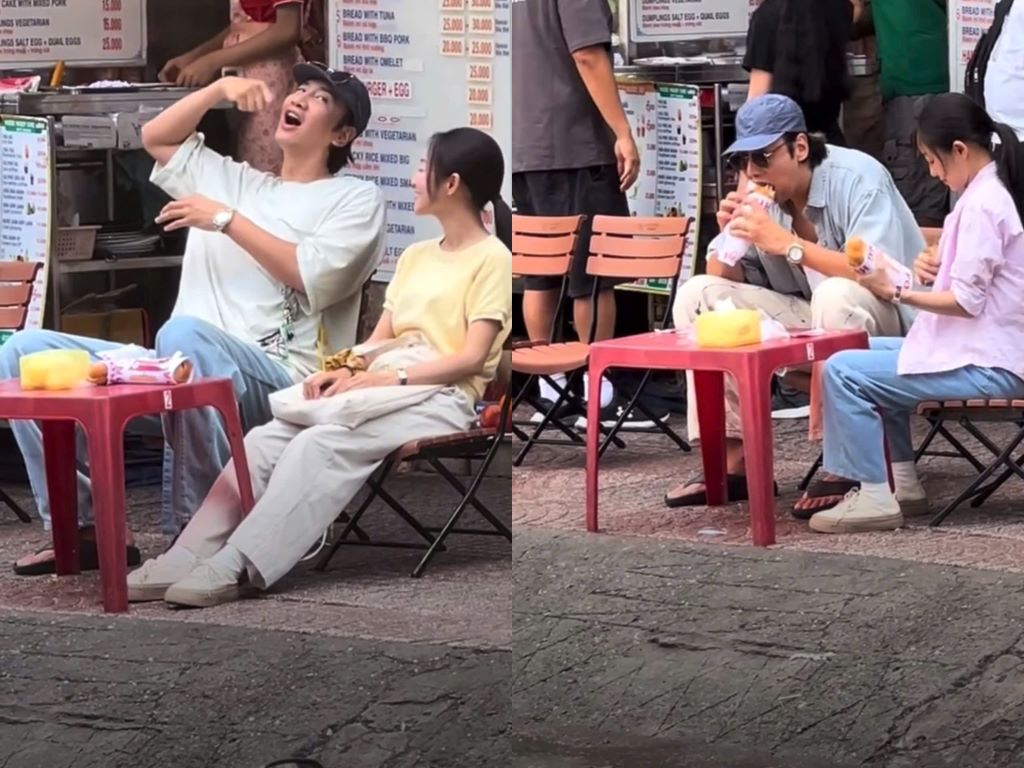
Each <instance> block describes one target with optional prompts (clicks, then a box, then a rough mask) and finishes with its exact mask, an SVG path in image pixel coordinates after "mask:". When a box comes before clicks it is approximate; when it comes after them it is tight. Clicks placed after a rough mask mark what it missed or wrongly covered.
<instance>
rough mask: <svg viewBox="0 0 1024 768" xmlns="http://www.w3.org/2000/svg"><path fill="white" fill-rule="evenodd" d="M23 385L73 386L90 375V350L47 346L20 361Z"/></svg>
mask: <svg viewBox="0 0 1024 768" xmlns="http://www.w3.org/2000/svg"><path fill="white" fill-rule="evenodd" d="M19 370H20V373H21V388H22V389H26V390H32V389H49V390H60V389H72V388H73V387H77V386H79V385H80V384H84V383H85V382H86V380H87V379H88V378H89V353H88V352H85V351H83V350H79V349H48V350H46V351H44V352H33V353H32V354H31V355H24V356H23V357H22V358H21V360H20V361H19Z"/></svg>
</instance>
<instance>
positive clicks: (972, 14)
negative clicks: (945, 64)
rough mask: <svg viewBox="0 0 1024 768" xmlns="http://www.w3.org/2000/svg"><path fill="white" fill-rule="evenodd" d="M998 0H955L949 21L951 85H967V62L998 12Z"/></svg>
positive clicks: (956, 88) (959, 88) (959, 87)
mask: <svg viewBox="0 0 1024 768" xmlns="http://www.w3.org/2000/svg"><path fill="white" fill-rule="evenodd" d="M995 8H996V0H954V2H953V4H952V8H951V12H950V24H949V58H950V62H949V79H950V84H949V85H950V89H951V90H953V91H956V92H958V93H960V92H962V91H963V89H964V78H965V77H966V76H967V62H969V61H970V60H971V56H972V55H973V54H974V48H975V46H977V44H978V40H979V39H980V38H981V36H982V35H983V34H985V32H986V31H988V28H989V27H990V26H992V19H993V17H994V16H995Z"/></svg>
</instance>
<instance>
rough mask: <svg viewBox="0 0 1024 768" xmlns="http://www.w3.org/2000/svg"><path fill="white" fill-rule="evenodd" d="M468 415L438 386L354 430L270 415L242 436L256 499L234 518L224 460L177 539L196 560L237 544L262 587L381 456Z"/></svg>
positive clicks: (295, 556)
mask: <svg viewBox="0 0 1024 768" xmlns="http://www.w3.org/2000/svg"><path fill="white" fill-rule="evenodd" d="M475 419H476V415H475V413H474V410H473V406H472V405H471V403H470V401H469V398H468V397H467V396H466V395H465V394H463V393H462V392H461V391H458V390H443V391H441V392H439V393H437V394H436V395H434V396H433V397H431V398H430V399H428V400H425V401H424V402H422V403H420V404H419V405H416V406H413V407H411V408H406V409H404V410H401V411H396V412H395V413H390V414H387V415H386V416H381V417H380V418H377V419H374V420H372V421H368V422H366V423H364V424H361V425H359V426H358V427H357V428H355V429H348V428H346V427H338V426H332V425H322V426H316V427H308V428H306V427H299V426H296V425H294V424H289V423H287V422H284V421H280V420H278V419H274V420H273V421H271V422H270V423H269V424H266V425H264V426H262V427H258V428H256V429H254V430H252V431H251V432H250V433H249V434H248V435H246V438H245V451H246V458H247V460H248V462H249V471H250V473H251V474H252V486H253V487H252V490H253V495H254V496H255V498H256V506H255V507H254V508H253V510H252V512H250V513H249V515H248V516H246V517H245V519H244V520H243V519H242V504H241V497H240V496H239V493H238V482H237V480H236V479H235V471H234V466H233V464H229V465H228V466H227V467H226V468H225V469H224V472H223V473H221V475H220V477H219V478H218V479H217V481H216V482H215V483H214V485H213V488H212V489H211V490H210V493H209V495H208V496H207V497H206V500H205V501H204V502H203V504H202V506H200V508H199V511H198V512H196V514H195V516H194V517H193V518H192V521H191V522H190V523H189V524H188V526H187V527H186V528H185V530H184V531H182V533H181V536H180V538H179V539H178V543H179V544H181V545H182V546H184V547H186V548H187V549H189V550H190V551H191V552H193V553H194V554H195V555H196V556H198V557H200V558H208V557H212V556H213V555H215V554H216V553H217V552H218V551H220V549H221V548H222V547H223V546H224V545H225V544H231V545H233V546H235V547H237V548H238V549H239V550H240V551H241V552H242V554H243V555H245V556H246V558H247V559H248V560H249V562H250V563H251V565H252V567H251V568H250V569H249V575H250V578H251V580H252V582H253V583H254V584H255V585H256V586H258V587H260V588H262V589H267V588H268V587H270V585H272V584H273V583H274V582H276V581H277V580H278V579H280V578H281V577H282V576H284V575H285V574H287V573H288V571H290V570H291V569H292V568H293V567H294V566H295V564H296V563H298V562H299V560H300V559H301V558H302V556H303V555H305V554H306V552H308V551H309V549H310V547H311V546H313V544H315V543H316V540H317V539H318V538H320V536H322V535H323V533H324V531H326V530H327V528H328V526H330V525H331V523H333V522H334V520H335V518H337V517H338V514H339V513H340V512H341V511H342V510H343V509H344V508H345V506H346V505H347V504H348V503H349V502H350V501H351V500H352V499H353V498H354V497H355V495H356V494H357V493H358V492H359V489H360V488H362V487H363V484H364V483H366V481H367V479H369V477H370V475H372V474H373V473H374V471H376V469H377V467H379V466H380V465H381V463H382V462H383V461H384V459H385V458H387V456H388V454H390V453H391V452H392V451H394V450H396V449H397V448H400V447H401V446H402V445H404V444H405V443H407V442H411V441H413V440H422V439H425V438H428V437H439V436H442V435H448V434H453V433H456V432H461V431H464V430H466V429H469V428H470V427H471V426H472V424H473V422H474V421H475Z"/></svg>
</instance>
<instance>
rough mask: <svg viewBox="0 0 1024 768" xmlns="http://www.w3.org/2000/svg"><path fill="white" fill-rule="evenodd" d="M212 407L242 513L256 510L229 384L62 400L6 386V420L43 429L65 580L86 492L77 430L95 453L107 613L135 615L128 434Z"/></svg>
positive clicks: (128, 388)
mask: <svg viewBox="0 0 1024 768" xmlns="http://www.w3.org/2000/svg"><path fill="white" fill-rule="evenodd" d="M205 406H209V407H212V408H215V409H217V410H218V411H219V412H220V415H221V417H222V418H223V419H224V425H225V427H226V431H227V436H228V441H229V443H230V445H231V454H232V457H233V458H234V465H235V471H236V473H237V474H238V488H239V491H240V493H241V496H242V508H243V509H244V510H245V512H246V513H248V512H249V511H250V510H251V509H252V506H253V498H252V485H251V483H250V480H249V465H248V464H247V463H246V460H245V443H244V442H243V435H242V424H241V421H240V420H239V417H238V404H237V402H236V401H235V393H234V389H233V387H232V385H231V381H230V380H229V379H207V380H204V381H198V382H194V383H191V384H181V385H177V386H173V387H167V386H143V385H135V384H132V385H120V386H111V387H80V388H77V389H70V390H66V391H62V392H41V391H39V392H24V391H22V389H21V387H20V386H19V384H18V382H17V381H0V419H32V420H35V421H38V422H40V423H41V426H42V431H43V452H44V456H45V460H46V486H47V490H48V492H49V499H50V518H51V523H52V527H53V549H54V554H55V556H56V561H57V562H56V568H57V574H58V575H59V576H63V575H66V574H72V573H78V572H79V562H78V488H77V480H76V462H75V459H76V457H75V448H76V445H75V424H76V423H77V424H78V425H80V426H81V427H82V429H83V430H84V431H85V434H86V437H87V439H88V445H89V475H90V479H91V481H92V499H93V512H94V515H95V518H96V547H97V549H98V550H99V560H100V577H101V580H102V584H103V609H104V610H105V611H106V612H107V613H123V612H124V611H127V610H128V563H127V556H126V550H125V548H126V542H125V525H126V523H125V509H124V507H125V500H124V499H125V489H124V482H125V481H124V428H125V425H126V424H127V423H128V422H129V421H130V420H131V419H134V418H136V417H139V416H149V415H157V414H161V413H168V412H172V411H187V410H190V409H192V408H201V407H205Z"/></svg>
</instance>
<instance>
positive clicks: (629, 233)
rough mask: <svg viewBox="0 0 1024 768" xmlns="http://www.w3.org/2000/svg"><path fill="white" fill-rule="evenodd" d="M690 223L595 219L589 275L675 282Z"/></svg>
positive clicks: (675, 219)
mask: <svg viewBox="0 0 1024 768" xmlns="http://www.w3.org/2000/svg"><path fill="white" fill-rule="evenodd" d="M689 228H690V220H689V219H684V218H681V217H678V216H671V217H637V216H595V217H594V227H593V232H594V233H593V235H591V237H590V258H589V259H588V260H587V273H588V274H590V275H594V276H595V277H606V278H613V279H614V278H618V279H630V280H641V279H648V280H675V279H676V278H678V277H679V270H680V268H681V267H682V263H683V251H684V250H685V248H686V233H687V232H688V231H689Z"/></svg>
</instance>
